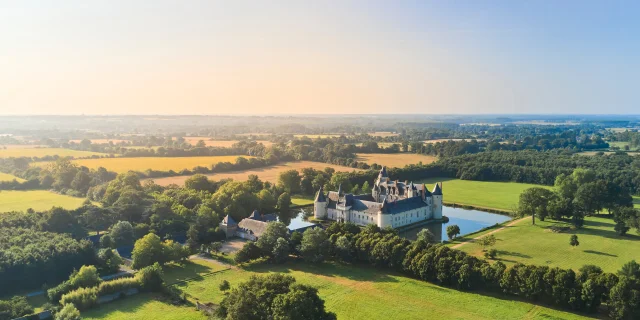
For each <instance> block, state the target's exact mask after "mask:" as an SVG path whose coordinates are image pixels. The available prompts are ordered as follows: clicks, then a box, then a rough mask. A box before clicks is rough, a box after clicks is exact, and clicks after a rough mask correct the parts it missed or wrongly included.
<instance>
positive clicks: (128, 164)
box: [73, 156, 251, 173]
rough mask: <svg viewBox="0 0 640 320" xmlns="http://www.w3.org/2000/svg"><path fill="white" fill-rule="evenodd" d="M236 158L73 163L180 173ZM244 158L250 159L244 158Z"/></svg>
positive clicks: (83, 160) (121, 169)
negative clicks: (183, 170)
mask: <svg viewBox="0 0 640 320" xmlns="http://www.w3.org/2000/svg"><path fill="white" fill-rule="evenodd" d="M237 158H238V156H211V157H143V158H103V159H82V160H75V161H73V162H74V163H75V164H77V165H80V166H85V167H88V168H90V169H97V168H99V167H104V168H105V169H107V170H109V171H115V172H118V173H121V172H127V171H130V170H132V171H145V170H147V169H152V170H158V171H169V170H174V171H180V170H182V169H189V170H190V169H193V168H194V167H197V166H202V167H211V165H214V164H216V163H218V162H225V161H228V162H232V163H233V162H235V161H236V159H237ZM245 158H251V157H248V156H245Z"/></svg>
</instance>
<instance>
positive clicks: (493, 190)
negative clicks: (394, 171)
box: [414, 178, 551, 211]
mask: <svg viewBox="0 0 640 320" xmlns="http://www.w3.org/2000/svg"><path fill="white" fill-rule="evenodd" d="M415 182H416V181H414V183H415ZM417 182H419V183H427V185H428V187H429V190H432V189H433V183H435V182H443V184H442V193H443V197H442V198H443V200H444V202H446V203H455V204H463V205H472V206H475V207H479V208H488V209H499V210H509V211H510V210H512V209H513V208H514V206H515V205H517V204H518V200H519V198H520V193H522V191H524V190H526V189H528V188H532V187H543V188H551V187H548V186H540V185H535V184H526V183H514V182H485V181H470V180H459V179H451V178H430V179H426V180H421V181H417Z"/></svg>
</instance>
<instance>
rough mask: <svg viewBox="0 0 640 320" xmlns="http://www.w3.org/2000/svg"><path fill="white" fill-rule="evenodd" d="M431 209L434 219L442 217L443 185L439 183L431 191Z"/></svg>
mask: <svg viewBox="0 0 640 320" xmlns="http://www.w3.org/2000/svg"><path fill="white" fill-rule="evenodd" d="M431 211H432V212H433V218H434V219H442V187H441V186H440V185H439V184H438V183H436V185H435V186H434V187H433V191H431Z"/></svg>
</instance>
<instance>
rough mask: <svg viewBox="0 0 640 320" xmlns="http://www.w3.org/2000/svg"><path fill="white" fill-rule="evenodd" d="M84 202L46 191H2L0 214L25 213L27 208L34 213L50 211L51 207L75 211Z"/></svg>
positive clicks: (82, 199)
mask: <svg viewBox="0 0 640 320" xmlns="http://www.w3.org/2000/svg"><path fill="white" fill-rule="evenodd" d="M84 201H85V199H84V198H76V197H71V196H66V195H61V194H57V193H53V192H49V191H46V190H30V191H13V190H2V191H0V213H2V212H11V211H25V210H27V209H29V208H32V209H33V210H36V211H44V210H49V209H51V207H53V206H56V207H63V208H65V209H75V208H77V207H80V206H81V205H82V203H83V202H84Z"/></svg>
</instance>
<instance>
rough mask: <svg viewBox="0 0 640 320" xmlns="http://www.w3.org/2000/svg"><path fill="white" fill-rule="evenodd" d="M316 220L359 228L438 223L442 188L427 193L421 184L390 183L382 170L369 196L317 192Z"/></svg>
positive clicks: (339, 192) (384, 170)
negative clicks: (427, 221) (423, 222)
mask: <svg viewBox="0 0 640 320" xmlns="http://www.w3.org/2000/svg"><path fill="white" fill-rule="evenodd" d="M314 217H315V218H316V219H323V220H334V221H341V222H352V223H355V224H357V225H360V226H366V225H368V224H376V225H377V226H378V227H380V228H385V227H392V228H398V227H402V226H406V225H410V224H414V223H418V222H421V221H425V220H439V219H442V184H441V183H440V184H438V183H436V185H435V186H434V188H433V191H431V192H429V190H427V186H426V185H424V184H413V182H412V183H407V182H406V181H405V182H399V181H397V180H396V181H392V180H390V179H389V177H388V176H387V170H386V168H384V167H383V168H382V169H381V170H380V173H379V174H378V178H377V179H376V181H375V184H374V186H373V188H372V190H371V194H370V195H369V194H363V195H353V194H343V192H342V188H341V187H339V188H338V191H330V192H329V193H328V194H326V195H325V194H324V190H322V188H320V190H319V191H318V193H317V195H316V198H315V201H314Z"/></svg>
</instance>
